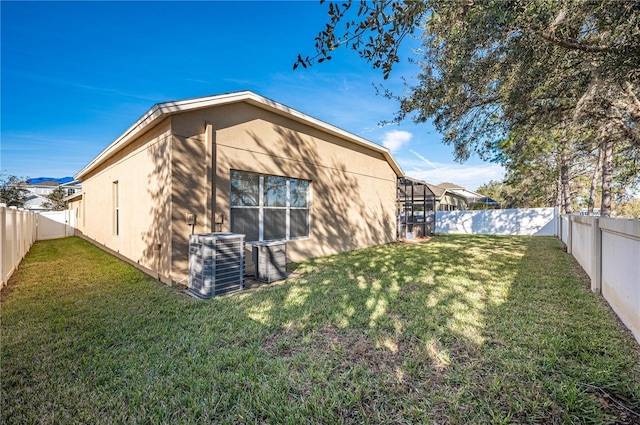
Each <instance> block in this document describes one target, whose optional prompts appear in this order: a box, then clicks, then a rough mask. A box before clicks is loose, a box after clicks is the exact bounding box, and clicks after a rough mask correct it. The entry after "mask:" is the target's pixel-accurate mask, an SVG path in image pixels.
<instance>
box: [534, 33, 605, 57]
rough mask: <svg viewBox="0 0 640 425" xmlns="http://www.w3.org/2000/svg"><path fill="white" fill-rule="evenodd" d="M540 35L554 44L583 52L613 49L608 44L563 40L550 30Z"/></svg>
mask: <svg viewBox="0 0 640 425" xmlns="http://www.w3.org/2000/svg"><path fill="white" fill-rule="evenodd" d="M540 36H541V37H542V38H543V39H544V40H546V41H548V42H550V43H553V44H556V45H558V46H560V47H564V48H565V49H570V50H580V51H583V52H592V53H602V52H609V51H611V50H612V49H611V47H608V46H593V45H591V44H584V43H578V42H575V41H568V40H561V39H559V38H557V37H554V36H553V35H551V34H550V33H548V32H543V33H542V34H540Z"/></svg>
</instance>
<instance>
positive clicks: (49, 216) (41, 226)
mask: <svg viewBox="0 0 640 425" xmlns="http://www.w3.org/2000/svg"><path fill="white" fill-rule="evenodd" d="M70 227H71V226H70V225H69V211H46V212H41V213H39V214H38V235H37V240H39V241H44V240H47V239H58V238H64V237H65V236H71V235H73V231H72V230H70Z"/></svg>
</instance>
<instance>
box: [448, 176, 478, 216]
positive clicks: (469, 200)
mask: <svg viewBox="0 0 640 425" xmlns="http://www.w3.org/2000/svg"><path fill="white" fill-rule="evenodd" d="M438 186H439V187H441V188H443V189H446V191H447V193H449V194H450V195H452V196H458V197H460V198H462V199H464V208H456V209H463V210H466V209H468V208H469V206H470V205H471V204H473V203H474V202H477V201H478V200H479V199H482V198H484V197H485V196H484V195H481V194H479V193H477V192H474V191H472V190H469V189H465V188H464V187H462V186H460V185H457V184H455V183H449V182H444V183H440V184H438Z"/></svg>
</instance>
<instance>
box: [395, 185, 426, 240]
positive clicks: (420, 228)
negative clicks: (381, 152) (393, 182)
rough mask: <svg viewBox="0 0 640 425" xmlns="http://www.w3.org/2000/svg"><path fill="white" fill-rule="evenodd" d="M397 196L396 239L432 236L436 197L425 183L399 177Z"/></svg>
mask: <svg viewBox="0 0 640 425" xmlns="http://www.w3.org/2000/svg"><path fill="white" fill-rule="evenodd" d="M397 194H398V195H397V210H396V211H397V236H398V239H402V238H404V239H415V238H419V237H422V236H429V235H430V234H432V233H433V231H434V230H435V224H436V214H435V203H436V196H435V194H434V193H433V192H432V191H431V189H429V187H428V186H427V183H426V182H424V181H422V180H417V179H412V178H410V177H400V178H399V179H398V190H397Z"/></svg>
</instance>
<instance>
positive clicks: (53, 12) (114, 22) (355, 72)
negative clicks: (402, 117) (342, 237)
mask: <svg viewBox="0 0 640 425" xmlns="http://www.w3.org/2000/svg"><path fill="white" fill-rule="evenodd" d="M326 10H327V5H321V4H320V3H319V2H317V1H304V2H302V1H300V2H289V1H287V2H284V1H283V2H267V1H262V2H180V3H178V2H7V1H2V2H0V14H1V18H2V22H1V24H2V29H1V31H2V33H1V39H0V42H1V48H2V50H1V57H0V60H1V62H0V63H1V70H0V71H1V73H0V76H1V83H2V86H1V88H2V91H1V105H0V107H1V146H0V152H1V156H0V170H1V171H2V173H5V174H12V175H17V176H20V177H39V176H49V177H64V176H70V175H73V174H75V173H76V172H78V171H79V170H80V169H81V168H82V167H84V165H86V164H87V163H88V162H89V161H90V160H91V159H93V158H94V157H95V156H96V155H97V154H98V153H99V152H100V151H101V150H102V149H104V148H105V147H106V146H107V145H108V144H109V143H111V142H112V141H113V140H114V139H115V138H117V137H118V136H119V135H120V134H121V133H122V132H123V131H124V130H126V129H127V128H128V127H129V126H130V125H131V124H133V122H134V121H135V120H137V119H138V118H139V117H140V116H141V115H142V114H143V113H144V112H146V111H147V110H148V109H149V108H151V107H152V106H153V105H154V104H155V103H158V102H165V101H169V100H178V99H185V98H191V97H199V96H208V95H213V94H220V93H227V92H232V91H240V90H251V91H254V92H256V93H258V94H260V95H263V96H266V97H268V98H271V99H273V100H275V101H277V102H280V103H283V104H285V105H287V106H289V107H292V108H294V109H297V110H299V111H301V112H304V113H306V114H308V115H311V116H314V117H316V118H318V119H321V120H323V121H326V122H329V123H331V124H333V125H336V126H338V127H340V128H343V129H345V130H347V131H350V132H352V133H354V134H357V135H359V136H361V137H364V138H366V139H368V140H371V141H373V142H375V143H378V144H382V145H385V146H387V147H388V148H389V149H391V151H392V152H393V155H394V157H395V158H396V160H397V161H398V162H399V163H400V165H401V167H402V168H403V169H404V171H405V172H406V173H407V174H408V175H409V176H412V177H416V178H421V179H425V180H427V181H429V182H431V183H436V184H437V183H440V182H443V181H452V182H455V183H458V184H461V185H463V186H465V187H467V188H469V189H472V190H474V189H476V188H477V187H478V186H479V185H481V184H482V183H485V182H488V181H489V180H491V179H494V180H495V179H501V178H502V169H501V168H500V167H499V166H498V165H496V164H490V163H485V162H482V161H480V160H479V159H477V158H472V159H470V160H469V161H467V162H466V163H464V164H457V163H455V162H454V161H453V153H452V152H453V151H452V148H451V147H450V146H446V145H444V144H443V143H442V142H441V140H442V136H441V135H440V134H439V133H438V132H437V131H436V130H435V129H434V128H433V127H432V126H431V125H430V124H420V125H416V124H414V123H412V122H410V121H407V122H404V123H402V124H400V125H395V124H394V125H385V126H381V125H379V123H380V122H381V121H384V120H390V119H392V118H393V116H394V113H395V111H396V110H397V104H396V103H395V102H394V101H391V100H388V99H385V98H383V97H381V96H378V95H376V92H375V89H374V87H373V84H378V83H383V84H384V85H385V87H388V88H391V89H394V90H398V91H401V90H402V89H403V85H402V80H401V79H402V77H403V76H404V77H406V78H409V79H410V78H411V76H412V75H415V74H416V73H417V71H418V70H417V68H416V66H415V65H412V64H411V63H409V61H408V60H407V59H408V58H409V57H411V56H412V55H413V53H412V48H414V49H415V48H417V47H419V42H418V41H417V40H409V41H408V42H406V43H405V45H403V48H404V49H403V51H404V53H403V54H402V55H401V58H402V59H403V60H402V62H401V63H400V64H398V65H397V67H396V68H395V69H394V71H393V72H392V74H391V76H390V78H389V79H388V80H386V81H384V80H383V78H382V73H381V72H380V71H377V70H373V69H371V67H370V65H369V64H367V63H366V62H365V61H363V60H362V59H360V58H359V57H358V56H357V55H356V54H355V52H353V51H348V50H346V49H345V50H338V51H336V52H335V54H334V55H333V59H332V60H331V61H327V62H324V63H322V64H317V65H315V66H313V67H312V68H308V69H301V68H299V69H298V70H295V71H294V70H293V69H292V65H293V63H294V61H295V58H296V57H297V54H298V53H302V54H303V55H311V54H312V53H313V52H314V49H313V48H314V37H315V36H316V34H317V32H318V31H319V30H320V29H322V28H323V27H324V24H325V22H326V21H325V19H326V16H327V15H326Z"/></svg>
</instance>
